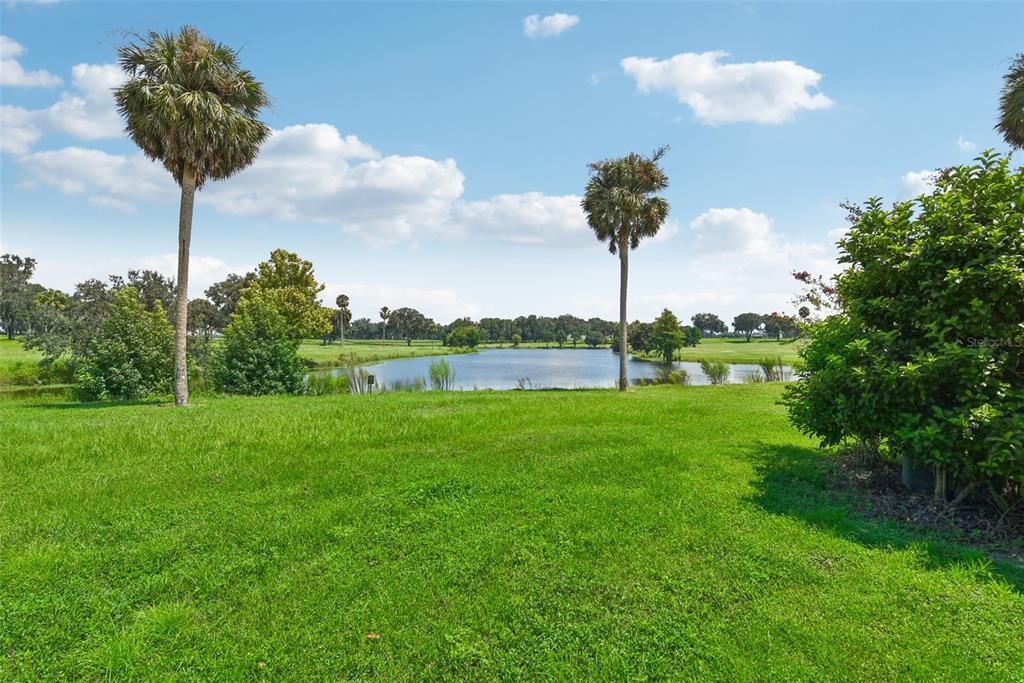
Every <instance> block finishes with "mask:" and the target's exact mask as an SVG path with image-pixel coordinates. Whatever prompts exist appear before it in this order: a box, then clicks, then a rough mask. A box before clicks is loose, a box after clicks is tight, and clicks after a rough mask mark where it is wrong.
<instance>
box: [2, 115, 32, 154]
mask: <svg viewBox="0 0 1024 683" xmlns="http://www.w3.org/2000/svg"><path fill="white" fill-rule="evenodd" d="M0 132H2V133H3V135H0V151H3V152H9V153H11V154H24V153H25V152H27V151H28V150H29V147H31V146H32V144H33V143H34V142H35V141H36V140H38V139H39V137H40V136H41V135H42V131H40V130H39V127H38V126H37V125H36V122H35V117H34V116H33V114H32V112H30V111H29V110H28V109H22V108H21V107H14V106H11V105H8V104H5V105H2V106H0Z"/></svg>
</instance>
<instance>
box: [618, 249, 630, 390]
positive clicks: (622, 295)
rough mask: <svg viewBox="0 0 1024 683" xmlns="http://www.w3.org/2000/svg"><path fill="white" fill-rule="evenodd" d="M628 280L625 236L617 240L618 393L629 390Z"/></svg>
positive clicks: (627, 254)
mask: <svg viewBox="0 0 1024 683" xmlns="http://www.w3.org/2000/svg"><path fill="white" fill-rule="evenodd" d="M628 280H629V244H627V242H626V238H625V234H623V236H622V237H621V238H620V239H619V391H625V390H626V389H628V388H629V378H628V377H627V376H626V361H627V360H628V350H627V349H628V348H629V347H628V345H627V343H626V342H627V340H626V282H627V281H628Z"/></svg>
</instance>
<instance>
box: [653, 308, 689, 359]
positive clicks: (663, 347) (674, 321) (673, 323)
mask: <svg viewBox="0 0 1024 683" xmlns="http://www.w3.org/2000/svg"><path fill="white" fill-rule="evenodd" d="M651 345H652V346H653V347H654V348H655V349H656V350H657V351H658V353H660V354H661V357H662V358H663V359H664V361H665V362H666V363H671V362H672V358H673V356H675V353H676V350H677V349H679V348H680V347H681V346H682V345H683V331H682V329H680V327H679V318H677V317H676V315H675V313H673V312H672V311H670V310H668V309H667V308H666V309H664V310H662V312H661V315H659V316H658V317H657V318H656V319H655V320H654V324H653V325H651Z"/></svg>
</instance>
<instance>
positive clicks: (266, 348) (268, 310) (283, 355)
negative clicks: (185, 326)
mask: <svg viewBox="0 0 1024 683" xmlns="http://www.w3.org/2000/svg"><path fill="white" fill-rule="evenodd" d="M279 291H280V290H266V289H257V288H253V289H250V290H247V292H246V294H245V295H244V296H243V297H242V299H241V301H239V302H238V307H237V308H236V310H235V314H234V315H233V316H232V317H231V323H230V324H228V326H227V328H226V329H225V330H224V338H223V340H222V341H221V344H220V345H219V346H218V347H217V349H216V351H215V353H214V355H213V358H212V361H211V370H212V373H211V374H212V378H213V382H214V385H215V386H216V387H217V388H218V389H219V390H220V391H223V392H226V393H229V394H253V395H261V394H280V393H291V392H295V391H298V390H299V389H300V388H301V386H302V373H303V370H304V364H303V362H302V359H301V358H300V357H299V353H298V348H299V342H298V340H297V339H296V338H295V336H294V329H293V327H292V320H290V319H289V318H288V316H286V315H285V313H283V312H282V310H281V299H280V298H279V297H278V296H276V293H277V292H279Z"/></svg>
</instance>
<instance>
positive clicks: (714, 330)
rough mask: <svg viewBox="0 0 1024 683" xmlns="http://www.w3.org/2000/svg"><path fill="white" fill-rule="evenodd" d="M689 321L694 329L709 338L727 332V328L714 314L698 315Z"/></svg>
mask: <svg viewBox="0 0 1024 683" xmlns="http://www.w3.org/2000/svg"><path fill="white" fill-rule="evenodd" d="M690 321H691V322H692V323H693V326H694V327H696V328H697V329H698V330H700V331H701V332H703V333H704V334H706V335H708V336H709V337H710V336H715V335H719V334H725V333H726V332H728V331H729V328H728V327H727V326H726V324H725V323H724V322H722V319H721V318H719V317H718V316H717V315H715V314H714V313H698V314H697V315H695V316H693V317H692V318H690Z"/></svg>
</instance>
